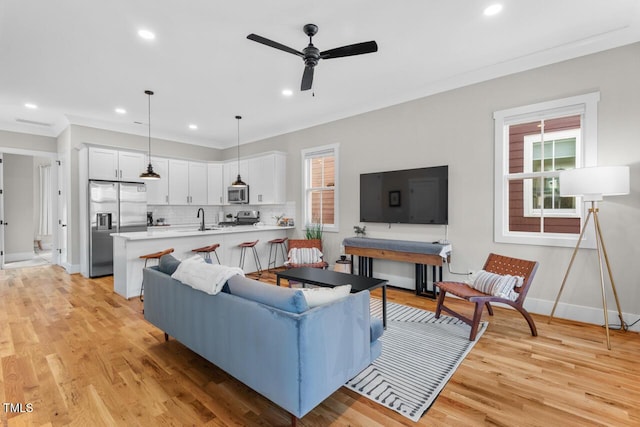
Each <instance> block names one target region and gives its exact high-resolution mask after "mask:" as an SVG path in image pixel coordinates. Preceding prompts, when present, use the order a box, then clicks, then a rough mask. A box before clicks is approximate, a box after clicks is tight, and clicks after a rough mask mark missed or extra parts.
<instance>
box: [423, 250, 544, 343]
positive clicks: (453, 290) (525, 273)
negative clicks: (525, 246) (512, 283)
mask: <svg viewBox="0 0 640 427" xmlns="http://www.w3.org/2000/svg"><path fill="white" fill-rule="evenodd" d="M482 269H483V270H485V271H488V272H491V273H496V274H510V275H512V276H521V277H523V278H524V280H523V284H522V286H520V287H517V288H514V290H515V291H516V292H518V293H519V295H518V298H517V299H516V300H515V301H511V300H510V299H507V298H501V297H497V296H495V295H489V294H485V293H483V292H480V291H478V290H476V289H474V288H472V287H471V286H469V285H467V284H466V283H461V282H437V283H435V286H437V287H438V289H439V290H440V293H439V294H438V303H437V306H436V318H439V317H440V313H441V311H442V310H444V311H445V312H447V313H449V314H451V315H452V316H455V317H456V318H458V319H460V320H462V321H463V322H465V323H466V324H468V325H470V326H471V332H470V334H469V340H470V341H474V340H475V339H476V334H477V333H478V326H479V325H480V320H481V318H482V310H483V307H486V308H487V311H488V312H489V315H490V316H493V308H492V307H491V303H492V302H499V303H502V304H507V305H509V306H511V307H513V308H515V309H516V310H518V311H519V312H520V314H522V316H523V317H524V318H525V320H526V321H527V323H528V324H529V328H530V329H531V335H533V336H534V337H535V336H537V335H538V331H537V330H536V325H535V323H534V322H533V318H532V317H531V315H530V314H529V312H528V311H527V310H525V309H524V307H523V304H524V300H525V298H526V297H527V292H528V291H529V286H531V282H532V281H533V277H534V276H535V274H536V270H537V269H538V262H537V261H526V260H522V259H518V258H511V257H507V256H503V255H496V254H489V256H488V257H487V261H486V262H485V264H484V267H483V268H482ZM447 292H449V293H450V294H453V295H455V296H457V297H459V298H462V299H464V300H467V301H469V302H472V303H474V304H475V310H474V312H473V317H471V318H469V317H466V316H464V315H462V314H460V313H458V312H456V311H454V310H452V309H451V308H449V307H447V306H445V305H444V299H445V296H446V294H447Z"/></svg>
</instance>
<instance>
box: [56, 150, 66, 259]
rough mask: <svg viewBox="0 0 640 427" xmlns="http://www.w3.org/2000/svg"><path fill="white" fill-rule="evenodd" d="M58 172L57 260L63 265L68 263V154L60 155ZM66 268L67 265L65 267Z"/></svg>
mask: <svg viewBox="0 0 640 427" xmlns="http://www.w3.org/2000/svg"><path fill="white" fill-rule="evenodd" d="M56 164H57V165H58V166H57V172H58V203H57V205H58V207H57V208H58V225H57V230H56V232H57V233H58V241H57V247H56V248H54V251H55V252H57V259H56V261H55V263H56V264H58V265H59V266H61V267H65V266H66V264H67V192H66V188H67V185H68V182H67V181H66V180H65V175H66V174H65V171H66V169H67V168H68V163H67V155H60V160H59V161H58V162H57V163H56ZM65 268H66V267H65Z"/></svg>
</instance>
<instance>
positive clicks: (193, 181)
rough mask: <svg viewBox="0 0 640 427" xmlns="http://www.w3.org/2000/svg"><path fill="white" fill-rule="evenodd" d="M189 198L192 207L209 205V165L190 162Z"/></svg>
mask: <svg viewBox="0 0 640 427" xmlns="http://www.w3.org/2000/svg"><path fill="white" fill-rule="evenodd" d="M189 197H190V198H191V203H190V204H192V205H206V204H207V164H206V163H200V162H189Z"/></svg>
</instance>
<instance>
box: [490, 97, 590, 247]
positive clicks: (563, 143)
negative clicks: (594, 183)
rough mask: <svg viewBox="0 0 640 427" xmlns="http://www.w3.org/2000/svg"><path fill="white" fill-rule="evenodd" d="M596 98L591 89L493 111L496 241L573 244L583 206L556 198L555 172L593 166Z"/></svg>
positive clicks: (553, 244)
mask: <svg viewBox="0 0 640 427" xmlns="http://www.w3.org/2000/svg"><path fill="white" fill-rule="evenodd" d="M598 100H599V94H598V93H591V94H587V95H581V96H575V97H571V98H565V99H560V100H556V101H550V102H544V103H540V104H535V105H530V106H524V107H518V108H513V109H509V110H502V111H497V112H496V113H494V120H495V158H496V163H495V164H496V171H495V173H496V175H495V229H494V238H495V241H496V242H503V243H522V244H540V245H550V246H575V244H576V240H577V238H578V236H579V234H580V231H581V226H582V221H583V217H584V216H585V215H584V207H583V206H582V203H581V201H580V200H579V199H578V200H576V198H574V197H560V192H559V189H560V185H561V183H560V182H559V181H558V176H559V173H560V171H561V170H565V169H574V168H580V167H587V166H595V165H596V149H597V139H596V138H597V103H598ZM585 234H586V235H587V239H586V242H585V243H584V244H586V245H589V246H590V245H592V244H593V242H594V241H593V236H592V235H589V234H588V233H585Z"/></svg>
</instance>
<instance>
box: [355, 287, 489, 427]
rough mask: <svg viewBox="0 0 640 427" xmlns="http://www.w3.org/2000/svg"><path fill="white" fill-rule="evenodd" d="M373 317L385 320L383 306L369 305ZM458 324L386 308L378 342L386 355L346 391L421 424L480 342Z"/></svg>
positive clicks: (403, 308)
mask: <svg viewBox="0 0 640 427" xmlns="http://www.w3.org/2000/svg"><path fill="white" fill-rule="evenodd" d="M371 314H372V315H374V316H378V317H380V318H382V301H380V300H379V299H375V298H372V299H371ZM469 328H470V327H469V326H468V325H467V324H465V323H464V322H461V321H460V320H458V319H455V318H452V317H447V316H444V315H443V316H440V319H436V318H435V313H432V312H429V311H425V310H420V309H417V308H413V307H407V306H405V305H400V304H395V303H391V302H387V329H386V330H385V331H384V334H383V335H382V337H381V338H380V339H381V340H382V355H381V356H380V357H379V358H377V359H376V360H375V361H374V362H373V363H372V364H371V365H369V366H368V367H367V368H366V369H364V370H363V371H362V372H360V373H359V374H358V375H357V376H356V377H354V378H352V379H351V380H350V381H349V382H347V384H346V385H345V386H346V387H349V388H350V389H352V390H354V391H355V392H357V393H359V394H361V395H363V396H365V397H367V398H369V399H371V400H373V401H375V402H377V403H379V404H381V405H383V406H386V407H387V408H389V409H392V410H394V411H396V412H398V413H399V414H401V415H403V416H405V417H407V418H409V419H410V420H412V421H418V420H419V419H420V417H421V416H422V415H423V414H424V413H425V411H426V410H427V409H429V407H430V406H431V404H432V403H433V402H434V401H435V400H436V398H437V397H438V394H439V393H440V391H441V390H442V389H443V388H444V386H445V385H446V384H447V381H449V378H451V376H452V375H453V373H454V372H455V370H456V369H457V368H458V366H459V365H460V363H462V360H463V359H464V358H465V356H466V355H467V354H468V353H469V351H471V348H472V347H473V346H474V344H475V343H476V342H477V340H478V339H480V337H481V336H482V334H483V333H484V331H485V330H486V328H487V322H482V324H481V326H480V328H479V330H478V335H477V338H476V341H469V330H470V329H469Z"/></svg>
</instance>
